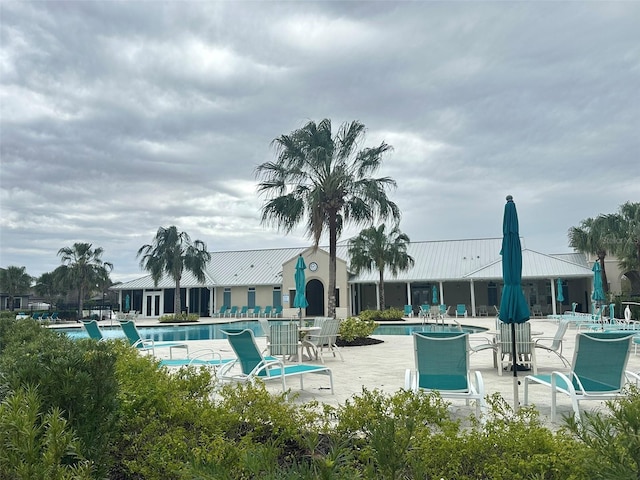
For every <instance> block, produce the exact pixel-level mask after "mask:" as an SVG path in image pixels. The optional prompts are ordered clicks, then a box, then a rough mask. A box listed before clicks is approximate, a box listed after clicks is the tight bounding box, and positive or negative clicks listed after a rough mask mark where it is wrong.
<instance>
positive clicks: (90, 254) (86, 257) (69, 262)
mask: <svg viewBox="0 0 640 480" xmlns="http://www.w3.org/2000/svg"><path fill="white" fill-rule="evenodd" d="M92 247H93V245H92V244H91V243H74V244H73V246H72V247H64V248H61V249H60V250H58V255H59V256H60V257H61V258H60V261H61V262H62V266H61V267H58V268H57V269H56V275H60V277H61V280H62V281H63V282H64V283H65V284H66V285H67V286H69V287H72V288H75V289H76V290H77V292H78V318H82V310H83V307H84V299H85V298H86V296H87V295H88V294H89V293H91V290H92V288H93V287H95V286H96V285H97V284H98V283H100V282H101V281H102V279H104V277H105V276H108V274H109V272H110V271H111V270H113V264H112V263H109V262H103V261H102V254H103V253H104V249H103V248H101V247H96V248H95V249H94V248H92Z"/></svg>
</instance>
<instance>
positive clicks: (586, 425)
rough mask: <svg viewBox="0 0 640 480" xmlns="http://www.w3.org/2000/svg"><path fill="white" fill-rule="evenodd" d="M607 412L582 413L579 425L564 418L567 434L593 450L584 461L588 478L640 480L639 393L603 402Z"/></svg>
mask: <svg viewBox="0 0 640 480" xmlns="http://www.w3.org/2000/svg"><path fill="white" fill-rule="evenodd" d="M606 405H607V410H606V411H595V412H583V413H582V416H583V419H582V422H581V423H576V421H575V419H574V417H573V416H571V417H568V418H567V419H566V425H567V429H568V431H569V432H571V433H572V434H573V435H575V437H576V438H578V439H580V441H582V442H583V443H584V444H585V445H587V446H588V447H589V448H590V449H591V450H592V452H593V453H592V455H593V457H592V458H590V459H587V460H588V461H586V462H585V465H584V467H585V469H586V470H587V472H588V475H589V478H594V479H608V478H616V479H621V480H622V479H638V478H640V435H639V432H640V390H638V388H637V387H635V386H630V387H628V390H627V395H626V396H623V397H620V398H618V399H616V400H610V401H608V402H607V403H606Z"/></svg>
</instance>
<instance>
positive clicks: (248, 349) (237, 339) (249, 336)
mask: <svg viewBox="0 0 640 480" xmlns="http://www.w3.org/2000/svg"><path fill="white" fill-rule="evenodd" d="M225 333H226V334H227V339H228V340H229V344H230V345H231V348H233V351H234V352H235V354H236V357H237V358H236V359H235V360H234V361H232V362H229V363H226V364H225V365H223V366H222V367H220V369H218V372H217V378H218V379H219V380H220V381H221V382H255V381H257V380H258V379H260V380H263V381H267V380H280V381H281V382H282V391H283V393H285V394H286V390H287V385H286V380H285V379H286V378H287V377H292V376H297V377H300V388H301V389H304V383H303V376H304V375H305V374H307V373H309V374H311V373H314V374H320V375H327V376H328V377H329V383H330V387H331V393H332V394H333V375H332V372H331V369H330V368H327V367H324V366H320V365H309V364H305V363H295V364H291V365H286V366H285V364H284V362H283V361H282V360H278V359H269V358H268V357H264V356H263V355H262V353H260V349H259V348H258V346H257V345H256V340H255V337H254V336H253V332H252V331H251V330H249V329H245V330H226V331H225Z"/></svg>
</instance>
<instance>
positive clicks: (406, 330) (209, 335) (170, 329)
mask: <svg viewBox="0 0 640 480" xmlns="http://www.w3.org/2000/svg"><path fill="white" fill-rule="evenodd" d="M269 323H270V324H276V323H282V321H275V322H274V321H271V322H269ZM228 328H233V329H234V330H235V329H245V328H248V329H250V330H251V331H252V332H253V333H254V335H255V336H257V337H261V336H264V333H263V331H262V327H260V324H259V323H258V322H257V321H256V320H247V321H243V322H231V323H215V324H206V325H201V324H197V325H167V326H164V325H163V326H154V327H142V326H138V330H139V331H140V335H141V336H142V337H143V338H146V339H153V340H154V341H156V342H164V341H172V342H175V341H184V340H215V339H223V338H226V337H225V335H224V333H223V330H225V329H228ZM100 329H101V330H102V333H103V334H104V336H105V337H106V338H125V336H124V333H123V332H122V329H121V328H120V327H119V326H114V327H100ZM56 330H57V331H59V332H63V333H66V334H67V335H69V336H70V337H71V338H88V335H87V333H86V332H85V331H84V329H81V328H57V329H56ZM461 330H462V331H463V332H468V333H479V332H486V331H487V330H488V329H487V328H483V327H471V326H468V325H462V326H461V327H458V326H457V325H434V324H426V325H421V324H419V325H416V324H414V325H388V324H387V325H380V326H378V328H377V329H376V331H375V332H373V334H374V335H411V334H412V333H413V332H425V331H426V332H459V331H461Z"/></svg>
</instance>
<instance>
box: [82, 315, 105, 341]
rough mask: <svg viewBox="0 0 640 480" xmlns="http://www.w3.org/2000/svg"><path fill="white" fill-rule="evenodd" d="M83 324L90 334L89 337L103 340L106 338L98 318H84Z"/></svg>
mask: <svg viewBox="0 0 640 480" xmlns="http://www.w3.org/2000/svg"><path fill="white" fill-rule="evenodd" d="M80 323H81V324H82V328H83V329H84V331H85V332H87V334H88V335H89V338H91V339H93V340H96V341H98V342H101V341H102V340H104V335H103V334H102V330H100V326H99V325H98V322H97V321H96V320H82V322H80Z"/></svg>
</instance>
